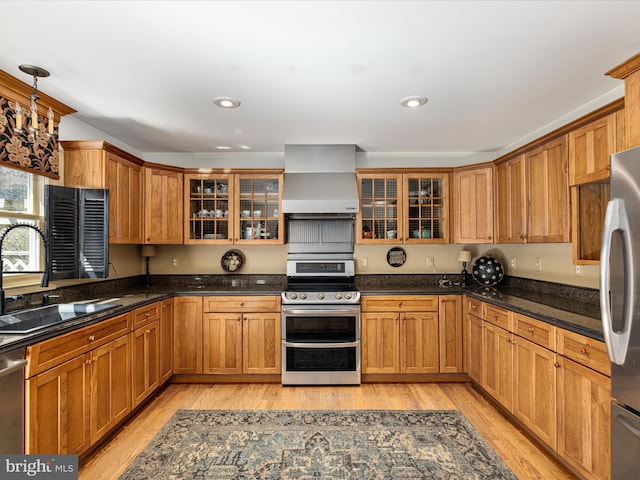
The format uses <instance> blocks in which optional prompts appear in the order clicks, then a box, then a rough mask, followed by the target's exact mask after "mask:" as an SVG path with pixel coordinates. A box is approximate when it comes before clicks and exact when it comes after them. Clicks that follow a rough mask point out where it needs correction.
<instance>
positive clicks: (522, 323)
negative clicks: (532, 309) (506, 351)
mask: <svg viewBox="0 0 640 480" xmlns="http://www.w3.org/2000/svg"><path fill="white" fill-rule="evenodd" d="M513 333H515V334H516V335H520V336H521V337H522V338H526V339H527V340H529V341H531V342H533V343H537V344H538V345H540V346H542V347H545V348H548V349H549V350H554V351H555V349H556V327H554V326H553V325H550V324H548V323H545V322H542V321H540V320H536V319H535V318H531V317H527V316H526V315H521V314H519V313H514V314H513Z"/></svg>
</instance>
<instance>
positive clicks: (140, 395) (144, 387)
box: [129, 302, 161, 408]
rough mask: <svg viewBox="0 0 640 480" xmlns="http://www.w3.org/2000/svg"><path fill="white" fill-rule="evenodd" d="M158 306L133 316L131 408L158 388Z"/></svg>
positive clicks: (156, 304)
mask: <svg viewBox="0 0 640 480" xmlns="http://www.w3.org/2000/svg"><path fill="white" fill-rule="evenodd" d="M160 311H161V304H160V302H156V303H153V304H151V305H147V306H145V307H141V308H138V309H136V310H134V312H133V318H134V319H133V332H131V334H130V339H129V341H130V343H131V396H132V402H133V405H132V407H133V408H135V407H137V406H138V405H139V404H140V403H142V401H143V400H144V399H146V398H147V397H148V396H149V395H151V393H153V391H154V390H155V389H156V388H158V387H159V386H160Z"/></svg>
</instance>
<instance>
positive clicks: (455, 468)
mask: <svg viewBox="0 0 640 480" xmlns="http://www.w3.org/2000/svg"><path fill="white" fill-rule="evenodd" d="M418 478H419V479H446V480H454V479H465V480H470V479H478V480H480V479H482V480H487V479H509V480H517V479H516V477H515V475H514V474H513V473H512V472H511V471H510V470H509V468H508V467H507V466H506V465H505V464H504V463H503V462H502V460H501V459H500V458H499V457H498V456H497V455H496V453H495V452H494V451H493V450H492V449H491V447H489V445H487V443H486V442H485V441H484V440H483V438H482V437H481V436H480V435H479V434H478V432H477V431H476V430H475V429H474V428H473V426H471V424H470V423H469V422H468V421H467V419H465V418H464V416H463V415H462V414H461V413H460V412H458V411H453V410H451V411H449V410H445V411H441V410H427V411H417V410H415V411H414V410H410V411H407V410H352V411H326V410H307V411H299V410H296V411H288V410H286V411H283V410H260V411H234V410H179V411H178V412H176V414H175V415H174V416H173V417H172V418H171V419H170V420H169V422H167V424H166V425H165V426H164V427H162V429H161V431H160V432H159V433H158V434H157V435H156V437H155V438H154V439H153V440H152V441H151V442H150V443H149V444H148V445H147V446H146V448H145V449H144V451H143V452H142V453H141V454H140V455H139V456H138V457H137V458H136V459H135V460H134V461H133V462H132V463H131V464H130V465H129V466H128V467H127V469H126V470H125V472H124V473H123V475H122V476H121V477H120V479H121V480H133V479H136V480H142V479H144V480H147V479H154V480H160V479H163V480H164V479H194V480H195V479H225V480H232V479H233V480H246V479H260V480H269V479H296V480H307V479H309V480H310V479H313V480H320V479H332V480H333V479H358V480H361V479H367V480H368V479H385V480H387V479H418Z"/></svg>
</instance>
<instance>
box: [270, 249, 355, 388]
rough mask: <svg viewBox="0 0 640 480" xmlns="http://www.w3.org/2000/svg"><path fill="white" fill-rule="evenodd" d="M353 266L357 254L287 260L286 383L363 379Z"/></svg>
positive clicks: (284, 312)
mask: <svg viewBox="0 0 640 480" xmlns="http://www.w3.org/2000/svg"><path fill="white" fill-rule="evenodd" d="M353 268H354V261H353V255H352V256H351V258H343V259H340V258H336V255H333V256H332V257H331V258H325V259H320V258H317V257H316V258H313V259H309V258H299V259H291V258H290V259H289V260H287V272H288V275H287V278H288V284H287V288H286V290H285V291H284V292H282V384H283V385H358V384H360V377H361V369H360V341H361V339H360V292H359V291H358V290H357V289H356V287H355V285H354V276H353ZM289 274H290V275H289Z"/></svg>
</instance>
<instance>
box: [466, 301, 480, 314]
mask: <svg viewBox="0 0 640 480" xmlns="http://www.w3.org/2000/svg"><path fill="white" fill-rule="evenodd" d="M465 301H466V302H467V305H466V306H467V313H470V314H471V315H474V316H476V317H478V318H482V300H477V299H475V298H466V299H465Z"/></svg>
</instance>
